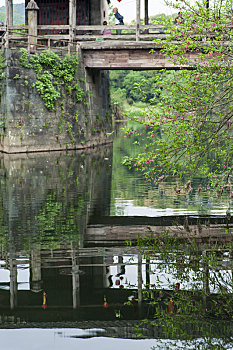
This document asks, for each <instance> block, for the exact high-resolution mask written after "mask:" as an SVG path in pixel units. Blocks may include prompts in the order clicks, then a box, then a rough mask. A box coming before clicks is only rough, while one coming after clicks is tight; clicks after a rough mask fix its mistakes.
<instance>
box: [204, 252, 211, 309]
mask: <svg viewBox="0 0 233 350" xmlns="http://www.w3.org/2000/svg"><path fill="white" fill-rule="evenodd" d="M202 256H203V292H204V293H203V301H204V306H205V307H206V295H207V294H208V293H209V292H210V288H209V264H208V260H207V251H206V250H204V251H203V253H202Z"/></svg>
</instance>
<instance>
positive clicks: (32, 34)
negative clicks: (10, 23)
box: [26, 0, 39, 53]
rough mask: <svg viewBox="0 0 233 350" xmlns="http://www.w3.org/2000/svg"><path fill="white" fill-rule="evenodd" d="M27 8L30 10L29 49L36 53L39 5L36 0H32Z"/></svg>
mask: <svg viewBox="0 0 233 350" xmlns="http://www.w3.org/2000/svg"><path fill="white" fill-rule="evenodd" d="M26 10H27V11H28V50H29V51H30V52H31V53H34V52H35V51H36V47H37V11H38V10H39V7H38V6H37V3H36V2H35V1H34V0H30V2H29V3H28V5H27V7H26Z"/></svg>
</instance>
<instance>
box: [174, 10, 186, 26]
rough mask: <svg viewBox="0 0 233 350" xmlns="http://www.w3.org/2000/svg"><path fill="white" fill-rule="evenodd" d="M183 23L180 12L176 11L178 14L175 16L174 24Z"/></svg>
mask: <svg viewBox="0 0 233 350" xmlns="http://www.w3.org/2000/svg"><path fill="white" fill-rule="evenodd" d="M182 23H184V18H183V17H182V13H181V12H178V16H177V17H176V18H175V21H174V24H182Z"/></svg>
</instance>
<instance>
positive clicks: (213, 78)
mask: <svg viewBox="0 0 233 350" xmlns="http://www.w3.org/2000/svg"><path fill="white" fill-rule="evenodd" d="M173 6H174V7H175V8H176V9H177V10H180V11H182V16H183V18H184V21H183V22H182V23H180V24H179V25H177V26H174V25H173V22H172V20H171V19H170V18H165V19H164V21H163V23H164V25H165V26H166V28H167V29H166V33H167V39H166V40H164V39H163V40H158V39H156V43H158V44H160V45H162V47H163V49H162V52H163V54H164V55H165V56H167V57H169V59H170V60H171V61H172V62H174V63H175V64H176V65H178V66H179V67H180V70H179V71H175V72H173V73H169V74H167V75H165V73H163V75H162V79H160V78H159V75H157V77H158V79H157V82H156V84H155V85H154V86H153V88H152V91H151V94H152V95H154V98H153V99H150V105H152V103H157V99H158V98H157V96H159V98H160V102H159V103H157V104H156V108H150V109H148V111H147V113H145V116H144V118H143V119H142V118H139V122H140V123H141V125H143V127H144V132H143V135H141V136H142V137H143V138H146V140H147V143H146V146H145V145H144V142H143V143H142V147H140V140H139V142H138V147H139V148H138V156H137V157H134V158H132V157H126V158H125V161H124V163H125V164H126V165H128V166H130V167H134V166H136V167H137V168H138V169H139V170H140V171H142V172H143V174H144V175H145V176H146V178H147V179H149V180H152V181H157V180H158V179H159V178H160V177H161V176H168V175H170V176H175V177H183V176H189V177H190V180H191V179H192V178H193V176H196V175H201V176H204V177H205V178H207V179H208V181H209V184H210V185H211V184H217V185H218V186H219V188H221V187H222V186H224V185H226V186H230V177H231V176H232V169H233V163H232V159H233V157H232V156H233V144H232V130H233V123H232V116H233V112H232V111H233V100H232V87H233V80H232V77H233V65H232V62H233V61H232V46H231V45H230V44H229V43H230V42H231V40H232V37H233V32H232V30H230V28H229V26H230V25H231V3H230V2H229V1H226V2H224V3H223V2H220V3H217V4H215V7H213V8H211V10H208V9H207V8H206V2H205V1H198V2H196V3H195V4H194V5H190V4H188V3H187V4H186V2H185V3H184V2H183V1H179V0H178V1H176V2H175V3H174V4H173ZM174 41H175V42H176V43H174ZM177 42H178V43H179V44H177ZM190 53H195V62H194V61H192V59H190V55H189V54H190ZM186 68H195V69H194V70H193V69H192V70H187V69H186ZM137 87H138V89H139V91H140V92H141V94H143V95H144V96H146V95H147V90H146V89H145V87H144V82H143V81H142V82H140V83H138V84H137ZM144 111H145V110H144ZM131 135H132V134H129V137H131Z"/></svg>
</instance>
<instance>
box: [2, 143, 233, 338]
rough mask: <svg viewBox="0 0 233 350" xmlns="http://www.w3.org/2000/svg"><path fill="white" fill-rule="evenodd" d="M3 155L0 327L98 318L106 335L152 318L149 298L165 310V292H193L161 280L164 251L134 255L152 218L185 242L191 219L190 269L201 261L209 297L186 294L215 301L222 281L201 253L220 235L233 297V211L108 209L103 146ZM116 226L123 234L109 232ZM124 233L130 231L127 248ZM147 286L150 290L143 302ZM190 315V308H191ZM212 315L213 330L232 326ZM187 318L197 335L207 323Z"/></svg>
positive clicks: (218, 332) (94, 322) (221, 259)
mask: <svg viewBox="0 0 233 350" xmlns="http://www.w3.org/2000/svg"><path fill="white" fill-rule="evenodd" d="M0 161H1V185H0V191H1V198H2V201H1V203H0V220H1V231H0V234H1V236H0V237H1V253H0V259H1V260H0V267H1V270H0V310H1V311H0V320H1V323H0V327H2V328H8V327H11V328H12V327H13V328H14V327H18V328H22V327H30V326H31V325H33V326H37V327H42V326H46V327H54V325H55V326H56V327H64V326H66V325H70V326H75V327H80V328H91V327H102V328H105V329H106V330H107V333H106V335H109V336H120V337H129V338H133V337H136V335H135V332H134V327H135V323H137V322H138V320H139V319H141V318H148V319H150V318H153V317H154V315H155V313H156V306H155V304H156V303H154V301H156V302H157V301H158V300H160V301H161V307H162V308H163V309H164V310H167V306H168V302H169V300H171V298H173V299H174V300H176V298H177V296H178V294H177V293H183V294H182V295H183V296H184V298H185V295H186V296H189V297H190V295H191V293H192V291H191V290H190V285H189V284H187V283H186V282H185V281H177V280H175V279H174V280H173V281H170V282H169V283H168V282H167V281H168V279H169V278H170V280H172V278H173V277H172V276H171V275H170V274H169V272H168V271H166V267H164V269H163V271H162V270H161V269H160V266H161V265H162V264H163V263H164V261H163V258H161V256H160V254H154V255H151V254H150V255H147V251H146V250H145V251H144V253H143V254H139V251H138V249H137V247H135V246H134V243H136V238H137V235H138V234H141V235H142V236H143V235H145V229H146V227H148V226H150V227H151V228H152V230H154V234H155V235H156V234H157V235H158V233H159V232H161V231H162V230H165V231H166V230H167V227H170V228H171V227H172V228H173V233H174V230H178V231H179V232H180V236H178V238H180V239H181V241H182V239H183V241H184V242H183V243H185V241H186V239H187V232H189V234H190V227H192V228H193V227H196V231H195V230H194V231H193V232H194V236H195V237H196V238H198V239H196V238H195V239H196V240H197V241H198V248H197V250H196V256H195V257H194V260H195V261H198V264H197V265H195V266H194V267H193V275H194V272H195V269H199V270H200V275H201V276H203V278H202V279H201V281H199V282H198V283H199V285H200V290H203V286H204V290H206V292H207V294H208V297H203V293H201V292H200V294H198V293H196V294H195V295H193V297H192V295H191V299H193V302H194V303H200V304H202V305H204V306H205V305H214V304H216V303H217V304H218V303H219V294H218V293H219V288H217V287H214V286H213V285H212V286H211V284H210V282H209V278H210V277H211V274H213V273H214V272H215V271H213V270H211V269H210V267H209V266H208V264H206V261H205V259H204V257H205V256H206V255H207V254H209V252H211V254H212V253H214V252H216V244H217V249H218V254H216V266H215V268H216V271H218V282H219V285H222V286H223V287H224V288H226V284H227V293H228V296H229V298H230V297H232V268H233V260H232V251H231V249H228V250H227V249H225V248H224V246H223V242H226V241H227V240H228V241H229V239H227V237H228V238H229V237H231V226H232V222H231V221H232V220H231V219H230V220H228V221H226V218H225V217H224V216H222V217H212V218H208V220H209V221H208V220H207V218H203V217H202V218H201V219H200V218H195V217H194V216H192V217H189V218H188V219H187V217H178V218H176V221H174V218H169V217H167V218H157V219H156V218H145V217H144V218H140V217H138V218H132V217H131V218H122V217H119V218H117V217H111V216H110V198H111V193H110V189H111V175H112V170H111V169H112V167H111V165H112V150H111V149H109V147H108V148H100V149H99V150H97V152H96V151H94V150H89V151H87V152H86V153H79V152H69V153H60V152H58V153H57V152H53V153H44V154H43V153H41V154H35V155H7V156H5V155H2V157H1V160H0ZM207 221H208V222H207ZM200 225H202V226H203V231H200ZM219 227H224V231H223V232H222V231H221V230H219ZM117 228H118V229H119V231H121V232H122V235H119V236H118V237H117V239H113V235H112V232H117ZM207 228H208V229H207ZM226 231H227V232H226ZM229 233H230V234H229ZM207 238H209V239H207ZM125 239H132V245H131V246H130V247H128V248H127V247H126V246H124V245H125ZM123 243H124V244H123ZM181 243H182V242H181ZM213 243H214V244H215V246H213ZM185 247H186V245H185V244H183V250H182V249H181V248H179V251H178V253H179V254H181V253H182V256H183V263H182V264H183V266H182V269H184V270H185V268H186V267H187V266H188V264H189V263H190V256H188V253H186V251H185ZM221 247H222V250H221ZM223 248H224V249H223ZM180 249H181V250H180ZM219 249H220V251H219ZM169 253H174V259H172V260H170V262H169V263H168V264H170V265H171V266H175V268H177V270H178V269H179V268H180V265H179V264H180V262H179V254H178V255H177V250H176V247H172V246H171V247H170V252H169ZM192 277H193V276H192V272H191V273H190V279H191V280H192ZM158 280H160V284H159V287H158V283H157V282H158ZM178 282H179V288H178V289H177V283H178ZM193 283H195V282H194V281H193ZM171 284H173V285H174V288H171ZM219 285H218V286H219ZM197 290H198V286H197ZM145 291H147V292H148V293H149V294H150V297H149V299H148V298H147V301H145V300H144V292H145ZM221 297H222V296H221ZM218 305H219V304H218ZM211 307H212V306H211ZM218 307H219V306H218ZM212 311H213V310H212ZM230 312H231V311H230ZM187 314H189V315H190V314H192V313H191V311H190V310H187ZM215 316H216V315H215ZM177 317H179V315H178V316H177ZM110 321H111V322H110ZM106 322H108V323H106ZM208 322H209V325H211V327H212V328H211V329H212V331H214V334H215V336H219V337H221V336H222V335H223V334H224V335H226V334H229V332H230V329H231V324H229V321H228V319H227V318H226V319H224V318H223V319H216V318H215V321H214V322H215V325H213V323H212V322H211V321H209V320H208ZM219 325H221V326H219ZM183 327H184V328H186V330H187V329H190V332H192V331H193V332H196V334H197V335H203V329H202V333H201V331H200V330H199V331H197V329H196V328H195V326H194V325H193V323H192V320H191V319H190V317H189V322H188V323H187V322H186V323H185V324H184V325H183ZM143 329H144V335H145V336H148V337H165V335H164V332H163V330H162V328H161V327H159V326H158V325H157V326H152V325H150V326H148V325H147V326H143ZM198 332H199V333H198Z"/></svg>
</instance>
